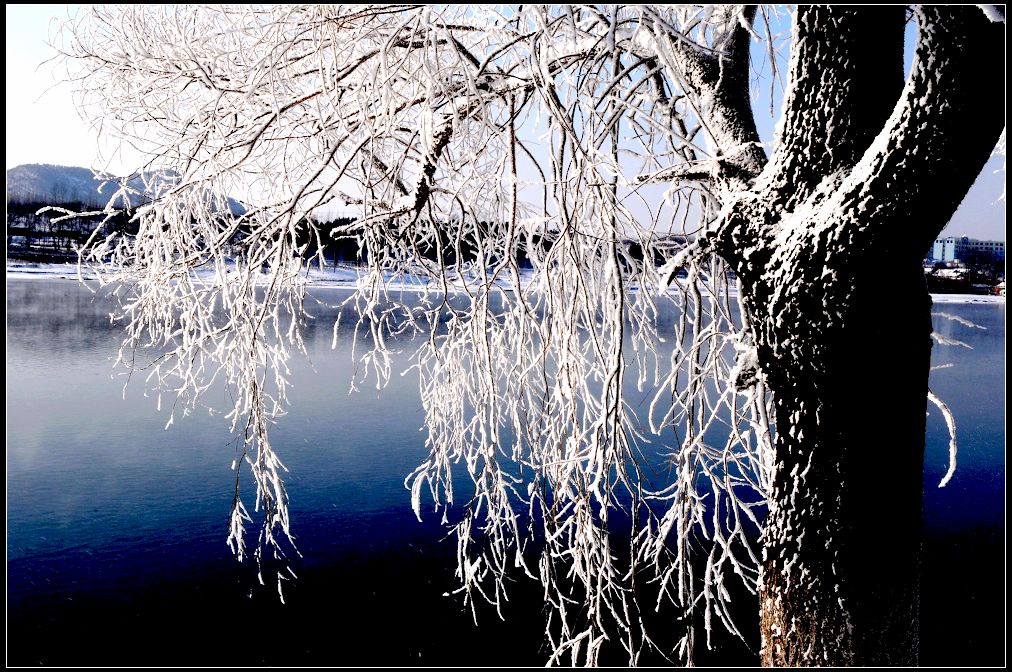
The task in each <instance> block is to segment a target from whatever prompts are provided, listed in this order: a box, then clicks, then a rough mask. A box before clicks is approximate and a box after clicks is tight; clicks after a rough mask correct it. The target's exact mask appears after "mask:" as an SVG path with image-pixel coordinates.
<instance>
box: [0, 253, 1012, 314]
mask: <svg viewBox="0 0 1012 672" xmlns="http://www.w3.org/2000/svg"><path fill="white" fill-rule="evenodd" d="M82 273H83V276H84V278H85V279H93V278H94V276H93V275H92V274H91V273H90V272H88V270H87V269H84V270H83V271H82ZM359 274H360V273H359V269H358V268H356V267H355V266H347V265H339V266H329V267H327V268H324V269H320V268H318V267H314V268H312V269H311V270H310V271H309V275H308V279H309V284H310V285H311V286H313V287H349V288H350V287H355V285H356V284H357V283H358V278H359ZM78 277H79V276H78V270H77V265H75V264H33V263H30V262H22V261H8V262H7V279H8V280H28V279H32V278H36V279H43V280H54V279H55V280H77V279H78ZM529 281H530V275H529V274H528V273H524V275H523V277H522V279H521V282H524V283H525V284H526V282H529ZM427 284H428V283H427V281H426V280H425V279H424V278H420V277H417V276H405V277H403V278H400V279H398V280H397V281H396V282H390V283H389V284H388V287H389V288H390V289H421V288H422V287H425V286H426V285H427ZM453 284H454V285H456V286H460V285H461V284H462V283H459V282H458V283H453ZM498 284H499V285H500V286H502V288H503V289H509V286H508V283H507V282H505V281H500V282H499V283H498ZM931 299H932V301H933V302H934V303H935V304H941V303H1005V297H1004V296H989V295H983V294H932V295H931Z"/></svg>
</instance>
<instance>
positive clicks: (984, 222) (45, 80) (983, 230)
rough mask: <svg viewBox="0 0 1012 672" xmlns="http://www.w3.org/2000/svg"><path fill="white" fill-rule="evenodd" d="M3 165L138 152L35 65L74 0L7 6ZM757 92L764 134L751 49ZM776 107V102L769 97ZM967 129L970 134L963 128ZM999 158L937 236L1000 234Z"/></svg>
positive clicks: (762, 84)
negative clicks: (86, 118)
mask: <svg viewBox="0 0 1012 672" xmlns="http://www.w3.org/2000/svg"><path fill="white" fill-rule="evenodd" d="M6 11H7V17H6V18H7V66H6V67H7V72H6V77H7V92H6V93H7V110H6V114H7V141H6V146H7V168H12V167H14V166H17V165H20V164H24V163H52V164H58V165H73V166H88V167H95V168H103V169H106V170H109V171H110V172H112V173H115V174H126V173H129V172H132V170H133V169H134V168H135V167H136V163H137V157H136V155H133V154H131V153H127V152H121V151H120V150H119V148H117V147H112V146H104V147H101V148H100V147H99V146H98V141H97V139H96V135H95V133H93V132H92V131H90V130H89V129H88V127H87V126H86V125H85V123H84V122H83V121H81V119H80V118H79V117H78V114H77V110H76V107H75V105H74V101H73V98H72V96H71V87H70V86H69V85H67V84H58V83H57V80H58V78H59V77H60V76H61V72H60V69H59V67H58V66H55V65H54V64H53V63H48V64H42V63H43V61H46V60H47V59H49V58H50V57H52V56H53V55H54V54H55V52H54V51H53V49H52V48H50V47H49V46H48V45H47V42H48V41H49V40H50V38H51V36H52V34H53V31H55V29H56V25H55V24H56V22H58V21H59V20H61V19H66V18H67V16H68V15H69V14H70V13H73V12H76V11H78V10H77V8H76V6H75V5H7V10H6ZM754 56H755V62H756V65H757V68H759V72H760V77H761V79H760V80H759V81H758V83H757V84H758V85H757V87H756V88H757V90H758V91H761V92H763V98H762V99H761V100H759V101H757V104H756V106H755V110H756V122H757V125H758V126H759V131H760V134H761V135H762V136H763V139H764V140H768V139H769V138H770V136H771V135H772V128H773V124H774V119H773V117H771V116H770V115H769V98H768V96H769V77H768V74H765V73H768V68H763V67H761V64H762V61H764V60H765V59H764V58H763V57H762V55H761V54H760V53H759V52H758V50H756V53H755V54H754ZM993 65H994V67H995V83H996V86H1003V85H1004V64H1002V63H996V64H993ZM775 104H776V105H777V109H778V108H779V100H775ZM968 132H970V131H969V130H968ZM1004 163H1005V159H1004V157H992V159H991V161H990V162H988V164H987V165H986V166H985V168H984V170H983V172H982V173H981V175H980V177H978V179H977V182H976V183H975V184H974V186H973V188H972V189H971V190H970V193H969V194H968V195H967V197H966V200H965V201H964V202H963V205H962V207H960V209H959V211H957V212H956V214H955V215H954V216H953V219H952V222H950V224H949V226H948V227H947V229H946V230H945V232H944V234H943V235H968V236H971V237H975V238H993V239H997V240H1005V202H1004V201H998V200H997V199H998V197H999V196H1000V195H1001V194H1002V193H1003V191H1004V184H1005V173H1004V171H1003V166H1004Z"/></svg>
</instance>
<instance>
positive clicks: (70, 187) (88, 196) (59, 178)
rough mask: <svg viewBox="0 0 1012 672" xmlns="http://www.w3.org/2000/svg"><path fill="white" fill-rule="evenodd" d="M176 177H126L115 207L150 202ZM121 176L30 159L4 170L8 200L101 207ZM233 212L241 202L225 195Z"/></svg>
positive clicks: (106, 201) (23, 202) (170, 174)
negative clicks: (99, 174)
mask: <svg viewBox="0 0 1012 672" xmlns="http://www.w3.org/2000/svg"><path fill="white" fill-rule="evenodd" d="M178 179H179V177H178V176H177V175H175V174H173V173H161V174H147V175H138V176H134V177H131V178H128V179H126V180H125V183H126V186H127V193H126V194H124V195H123V197H122V200H121V199H117V201H116V203H115V204H114V205H115V206H116V207H118V208H122V207H137V206H139V205H143V204H144V203H148V202H150V201H151V200H152V199H153V198H154V197H156V196H157V195H158V193H159V192H162V191H163V190H165V189H167V188H170V187H171V186H172V185H173V184H175V183H176V181H177V180H178ZM123 180H124V178H120V177H116V176H114V175H101V176H97V175H95V174H94V173H93V172H92V171H91V170H90V169H88V168H81V167H78V166H53V165H49V164H40V163H29V164H25V165H21V166H15V167H14V168H11V169H9V170H8V171H7V203H8V204H32V205H55V206H68V205H79V206H84V207H85V208H93V209H102V208H104V207H105V206H106V204H107V203H108V202H109V199H110V198H112V196H113V194H115V193H116V192H117V191H119V190H120V188H121V187H120V184H121V182H123ZM228 208H229V210H231V211H232V212H233V213H241V212H243V210H244V208H243V206H242V205H241V204H240V203H239V202H238V201H235V200H234V199H231V198H230V199H228Z"/></svg>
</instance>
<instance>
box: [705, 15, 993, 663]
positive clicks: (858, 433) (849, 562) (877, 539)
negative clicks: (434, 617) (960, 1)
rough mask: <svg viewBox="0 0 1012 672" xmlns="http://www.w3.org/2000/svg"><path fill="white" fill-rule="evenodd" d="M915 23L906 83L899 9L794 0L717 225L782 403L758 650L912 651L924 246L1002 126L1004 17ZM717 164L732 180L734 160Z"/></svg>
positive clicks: (794, 654)
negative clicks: (749, 163) (755, 168)
mask: <svg viewBox="0 0 1012 672" xmlns="http://www.w3.org/2000/svg"><path fill="white" fill-rule="evenodd" d="M917 21H918V28H919V41H918V47H917V55H916V57H915V64H914V68H913V71H912V73H911V75H910V77H909V79H908V81H907V82H906V84H905V85H904V84H903V81H902V44H903V28H904V9H903V8H899V7H886V8H870V7H868V8H854V7H800V8H799V9H798V13H797V17H796V29H795V38H794V39H795V41H794V45H793V51H792V57H791V65H790V67H791V78H792V86H791V87H790V88H789V91H788V95H787V98H786V100H785V110H784V121H783V128H782V131H781V136H780V138H779V142H778V146H777V148H776V150H775V151H774V153H773V156H772V157H771V158H770V160H769V162H768V163H767V164H766V165H765V166H764V167H763V168H762V170H761V172H759V173H758V174H757V175H754V177H752V178H751V180H748V184H749V189H747V190H744V191H742V190H740V189H738V190H737V193H738V194H739V195H738V196H736V197H735V200H733V202H731V203H728V204H725V210H724V211H725V213H726V215H725V217H724V219H723V220H722V221H721V222H720V223H719V225H718V226H717V227H716V228H715V233H714V234H713V236H712V237H711V238H710V241H711V242H712V244H713V245H714V248H715V250H716V251H717V252H718V253H719V254H721V255H722V256H723V257H724V258H725V259H727V260H728V261H729V262H730V263H731V265H732V267H733V268H734V269H735V271H736V272H737V273H738V275H739V276H740V277H741V278H742V283H743V287H744V301H745V306H746V310H747V312H748V313H749V316H750V322H751V325H750V326H751V330H752V337H753V340H754V343H755V345H756V347H757V350H758V353H759V362H760V366H761V368H762V370H763V373H764V375H765V377H766V381H767V383H768V385H769V387H770V389H771V390H772V392H773V395H774V399H775V403H776V425H777V437H776V445H775V449H776V456H775V474H774V488H773V492H772V495H771V501H770V512H769V516H768V518H767V527H766V531H765V536H764V540H763V545H764V558H763V572H762V576H761V578H760V585H759V593H760V609H761V614H760V632H761V635H762V652H761V657H762V662H763V664H765V665H872V664H916V663H917V661H918V657H917V656H918V642H917V638H918V626H919V622H918V621H919V619H918V573H919V565H920V547H921V542H920V539H921V499H922V487H921V482H922V478H923V451H924V427H925V424H924V420H925V406H926V398H927V378H928V370H929V364H930V352H931V341H930V334H931V322H930V310H929V308H930V299H929V297H928V294H927V290H926V288H925V283H924V278H923V272H922V270H921V259H922V258H923V255H924V252H925V251H926V250H927V247H928V245H929V244H930V242H931V241H932V240H933V239H934V238H935V237H936V236H937V235H938V233H939V232H940V231H941V230H942V228H944V226H945V224H946V223H947V222H948V220H949V218H950V217H951V215H952V213H953V212H954V210H955V208H956V207H957V206H958V204H959V202H960V201H961V200H962V198H963V197H964V196H965V194H966V192H967V190H968V189H969V187H970V185H971V184H972V181H973V179H974V178H975V177H976V175H977V174H978V173H979V172H980V170H981V168H982V167H983V165H984V163H985V161H986V160H987V158H988V155H989V153H990V151H991V148H992V147H993V146H994V144H995V142H996V140H997V138H998V135H999V133H1000V131H1001V129H1002V127H1003V126H1004V96H1003V86H1004V84H1003V81H1002V80H1001V74H1000V73H998V72H997V71H998V70H1000V68H996V69H994V70H992V68H993V67H994V66H995V65H996V64H1001V63H1004V58H1003V43H1004V26H1003V25H1001V24H992V23H991V22H990V21H989V20H988V19H987V18H986V17H985V16H984V14H983V12H981V10H979V9H977V8H975V7H923V8H919V9H917ZM710 99H711V100H717V101H718V104H719V101H720V98H719V97H715V96H712V97H711V98H710ZM732 99H733V97H725V98H724V100H732ZM723 116H724V117H726V116H728V115H727V114H724V115H723ZM711 117H712V118H713V119H717V118H720V117H721V115H720V114H715V113H711ZM971 129H972V130H971ZM746 130H747V129H746ZM739 136H740V137H737V138H735V141H736V142H738V143H740V144H741V145H745V144H747V143H751V142H754V140H755V138H754V136H752V135H750V134H749V133H748V132H745V133H744V134H743V135H742V134H739ZM725 142H727V141H726V140H725ZM724 179H725V182H726V183H725V184H724V185H723V191H724V193H734V192H735V191H736V187H737V186H738V185H739V184H740V182H741V180H742V176H741V171H740V170H738V171H734V172H733V173H731V174H728V175H726V176H725V177H724Z"/></svg>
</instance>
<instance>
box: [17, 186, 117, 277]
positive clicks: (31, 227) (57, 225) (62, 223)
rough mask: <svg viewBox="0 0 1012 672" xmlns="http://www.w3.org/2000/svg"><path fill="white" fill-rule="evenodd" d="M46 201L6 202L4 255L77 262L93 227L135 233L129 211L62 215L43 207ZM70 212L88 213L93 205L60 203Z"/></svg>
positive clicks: (57, 261)
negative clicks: (111, 214) (78, 253)
mask: <svg viewBox="0 0 1012 672" xmlns="http://www.w3.org/2000/svg"><path fill="white" fill-rule="evenodd" d="M47 205H49V204H48V203H32V202H12V201H8V202H7V258H8V259H21V260H25V261H36V262H43V263H61V262H71V261H77V250H78V248H79V247H80V246H81V245H83V244H84V243H85V241H87V240H88V238H89V237H90V236H91V234H92V233H93V232H94V231H95V229H96V227H98V226H102V227H104V229H105V230H104V231H103V232H102V233H105V234H106V235H108V234H110V233H113V232H117V231H118V232H123V233H129V234H135V233H137V227H136V224H133V223H132V222H131V221H130V220H131V217H132V212H131V211H122V212H120V213H117V214H115V215H113V216H112V217H109V218H106V215H105V214H104V213H103V214H98V215H90V216H79V217H65V216H64V215H63V213H61V212H60V211H57V210H44V208H46V207H47ZM59 207H60V208H62V209H65V210H68V211H71V212H87V211H92V210H93V208H91V207H89V206H87V205H86V204H83V203H63V204H61V205H60V206H59Z"/></svg>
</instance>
